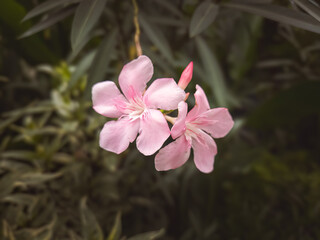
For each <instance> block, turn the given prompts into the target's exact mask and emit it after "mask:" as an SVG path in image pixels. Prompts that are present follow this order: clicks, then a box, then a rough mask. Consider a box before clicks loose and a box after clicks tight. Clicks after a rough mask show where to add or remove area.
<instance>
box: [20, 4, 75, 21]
mask: <svg viewBox="0 0 320 240" xmlns="http://www.w3.org/2000/svg"><path fill="white" fill-rule="evenodd" d="M79 1H80V0H49V1H46V2H43V3H41V4H40V5H38V6H36V7H35V8H34V9H32V10H31V11H30V12H28V14H27V15H26V16H25V17H24V18H23V19H22V22H24V21H26V20H28V19H30V18H33V17H35V16H38V15H40V14H42V13H45V12H47V11H49V10H51V9H54V8H56V7H58V6H60V5H61V6H63V7H65V6H66V5H68V4H70V3H76V2H79Z"/></svg>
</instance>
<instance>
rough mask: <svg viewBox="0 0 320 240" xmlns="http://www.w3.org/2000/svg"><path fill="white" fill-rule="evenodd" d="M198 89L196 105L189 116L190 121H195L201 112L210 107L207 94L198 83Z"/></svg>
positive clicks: (195, 95)
mask: <svg viewBox="0 0 320 240" xmlns="http://www.w3.org/2000/svg"><path fill="white" fill-rule="evenodd" d="M196 89H197V91H196V93H195V94H194V97H195V100H196V105H195V106H194V107H193V108H192V109H191V110H190V112H189V113H188V116H187V120H188V121H193V120H194V119H195V118H197V117H198V116H199V115H200V114H202V113H204V112H205V111H207V110H209V109H210V105H209V102H208V99H207V96H206V94H205V93H204V91H203V89H202V88H201V87H200V86H199V85H196Z"/></svg>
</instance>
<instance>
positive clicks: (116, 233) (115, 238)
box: [107, 212, 121, 240]
mask: <svg viewBox="0 0 320 240" xmlns="http://www.w3.org/2000/svg"><path fill="white" fill-rule="evenodd" d="M120 236H121V213H120V212H118V213H117V216H116V219H115V221H114V224H113V227H112V229H111V232H110V233H109V236H108V238H107V240H119V239H120Z"/></svg>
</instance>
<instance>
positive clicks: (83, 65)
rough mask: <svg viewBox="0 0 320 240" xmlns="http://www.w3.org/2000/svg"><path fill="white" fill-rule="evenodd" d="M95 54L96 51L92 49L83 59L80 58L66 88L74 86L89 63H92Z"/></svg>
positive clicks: (86, 69)
mask: <svg viewBox="0 0 320 240" xmlns="http://www.w3.org/2000/svg"><path fill="white" fill-rule="evenodd" d="M95 55H96V51H95V50H93V51H91V52H89V53H88V54H87V55H86V56H85V57H84V58H83V59H81V61H80V62H79V64H78V66H77V68H76V70H75V71H74V72H73V73H72V75H71V78H70V82H69V85H68V89H71V88H72V87H74V86H75V85H76V84H77V82H78V80H79V79H80V78H81V77H83V76H84V74H86V73H87V71H88V69H89V67H90V65H91V64H92V61H93V59H94V57H95Z"/></svg>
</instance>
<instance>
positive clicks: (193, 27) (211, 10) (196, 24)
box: [189, 1, 219, 37]
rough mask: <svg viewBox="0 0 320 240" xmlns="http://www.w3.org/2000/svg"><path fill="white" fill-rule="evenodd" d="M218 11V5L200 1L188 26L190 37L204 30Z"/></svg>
mask: <svg viewBox="0 0 320 240" xmlns="http://www.w3.org/2000/svg"><path fill="white" fill-rule="evenodd" d="M218 12H219V6H218V5H217V4H214V3H212V2H210V1H205V2H203V3H201V4H200V5H199V6H198V7H197V9H196V10H195V12H194V14H193V16H192V18H191V23H190V27H189V35H190V37H194V36H196V35H197V34H199V33H201V32H202V31H203V30H205V29H206V28H207V27H209V25H210V24H211V23H213V21H214V20H215V18H216V16H217V15H218Z"/></svg>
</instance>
